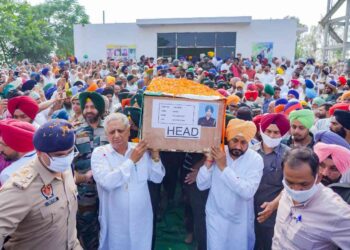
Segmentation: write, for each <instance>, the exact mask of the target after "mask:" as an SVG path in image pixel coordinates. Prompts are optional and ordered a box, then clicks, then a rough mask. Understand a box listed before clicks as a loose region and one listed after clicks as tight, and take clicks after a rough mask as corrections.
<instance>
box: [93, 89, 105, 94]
mask: <svg viewBox="0 0 350 250" xmlns="http://www.w3.org/2000/svg"><path fill="white" fill-rule="evenodd" d="M103 90H104V88H98V89H96V90H95V92H97V93H99V94H101V95H102V93H103Z"/></svg>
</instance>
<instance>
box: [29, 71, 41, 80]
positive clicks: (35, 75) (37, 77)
mask: <svg viewBox="0 0 350 250" xmlns="http://www.w3.org/2000/svg"><path fill="white" fill-rule="evenodd" d="M32 78H34V80H35V81H37V82H39V81H40V75H39V74H37V73H35V72H33V73H31V74H30V79H32Z"/></svg>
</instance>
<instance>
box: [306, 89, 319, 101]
mask: <svg viewBox="0 0 350 250" xmlns="http://www.w3.org/2000/svg"><path fill="white" fill-rule="evenodd" d="M305 95H306V97H307V98H310V99H314V98H315V97H316V96H317V93H316V91H315V90H314V89H309V88H306V89H305Z"/></svg>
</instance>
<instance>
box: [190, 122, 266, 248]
mask: <svg viewBox="0 0 350 250" xmlns="http://www.w3.org/2000/svg"><path fill="white" fill-rule="evenodd" d="M255 133H256V126H255V124H254V123H253V122H251V121H243V120H240V119H232V120H230V121H229V123H228V125H227V129H226V139H227V142H228V145H227V147H225V149H220V148H218V147H212V148H211V152H210V156H208V157H207V159H206V161H205V163H204V166H202V167H201V168H200V170H199V172H198V175H197V179H196V182H197V187H198V189H199V190H206V189H209V188H210V191H209V197H208V200H207V204H206V211H205V214H206V225H207V247H208V249H225V250H233V249H242V250H244V249H246V250H248V249H253V248H254V243H255V234H254V194H255V192H256V190H257V189H258V186H259V183H260V180H261V177H262V174H263V168H264V163H263V160H262V158H261V156H260V155H259V154H258V153H256V152H255V151H254V150H252V149H250V148H249V142H250V141H251V140H252V139H253V138H254V136H255ZM212 158H213V159H214V160H215V162H214V160H212Z"/></svg>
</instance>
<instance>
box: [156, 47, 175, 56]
mask: <svg viewBox="0 0 350 250" xmlns="http://www.w3.org/2000/svg"><path fill="white" fill-rule="evenodd" d="M157 56H158V57H160V56H161V57H171V58H173V59H174V58H175V48H158V50H157Z"/></svg>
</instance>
